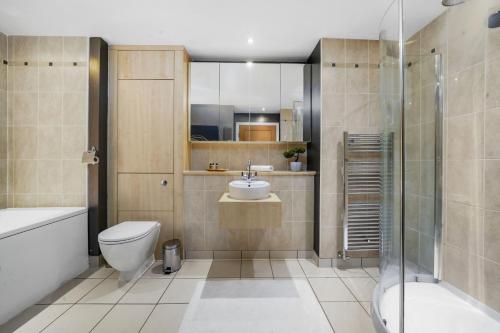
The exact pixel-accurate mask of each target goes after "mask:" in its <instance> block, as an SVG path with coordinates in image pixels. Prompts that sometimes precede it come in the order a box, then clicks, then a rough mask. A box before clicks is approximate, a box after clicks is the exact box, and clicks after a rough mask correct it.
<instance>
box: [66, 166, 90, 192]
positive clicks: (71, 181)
mask: <svg viewBox="0 0 500 333" xmlns="http://www.w3.org/2000/svg"><path fill="white" fill-rule="evenodd" d="M62 162H63V193H68V194H69V193H71V194H77V193H85V192H86V190H85V189H86V185H87V184H86V172H87V166H86V165H84V164H83V163H82V162H81V161H80V160H63V161H62Z"/></svg>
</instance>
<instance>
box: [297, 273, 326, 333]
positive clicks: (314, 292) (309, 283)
mask: <svg viewBox="0 0 500 333" xmlns="http://www.w3.org/2000/svg"><path fill="white" fill-rule="evenodd" d="M299 266H300V264H299ZM300 269H302V272H303V273H304V275H305V274H306V272H304V269H303V268H302V266H300ZM306 281H307V284H308V285H309V288H311V291H312V293H313V295H314V297H315V298H316V301H317V302H318V305H319V307H320V308H321V311H323V315H324V316H325V318H326V320H327V321H328V324H329V325H330V327H331V328H332V331H333V333H335V329H334V328H333V325H332V323H331V322H330V319H329V318H328V315H327V314H326V311H325V309H324V308H323V305H321V302H320V300H319V298H318V295H317V294H316V291H315V290H314V288H313V287H312V285H311V281H309V278H308V277H307V275H306Z"/></svg>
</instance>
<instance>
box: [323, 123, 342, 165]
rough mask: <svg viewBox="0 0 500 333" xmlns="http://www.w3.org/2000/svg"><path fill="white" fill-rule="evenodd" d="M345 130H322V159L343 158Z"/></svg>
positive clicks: (333, 128) (340, 128)
mask: <svg viewBox="0 0 500 333" xmlns="http://www.w3.org/2000/svg"><path fill="white" fill-rule="evenodd" d="M343 140H344V128H342V127H323V128H322V129H321V158H323V159H330V160H336V159H339V158H342V156H341V154H342V150H343Z"/></svg>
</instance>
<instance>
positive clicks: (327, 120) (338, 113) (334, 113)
mask: <svg viewBox="0 0 500 333" xmlns="http://www.w3.org/2000/svg"><path fill="white" fill-rule="evenodd" d="M323 96H324V98H323V100H322V106H321V117H322V118H321V126H322V127H334V126H343V125H344V120H345V114H346V112H347V111H346V110H347V109H346V103H347V97H346V95H345V94H333V93H331V92H330V91H325V93H324V95H323Z"/></svg>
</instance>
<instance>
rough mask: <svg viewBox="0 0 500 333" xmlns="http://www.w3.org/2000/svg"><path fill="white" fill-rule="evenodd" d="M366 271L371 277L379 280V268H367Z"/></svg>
mask: <svg viewBox="0 0 500 333" xmlns="http://www.w3.org/2000/svg"><path fill="white" fill-rule="evenodd" d="M365 271H366V272H367V273H368V275H370V276H371V277H372V278H375V279H378V278H379V277H380V272H379V269H378V267H365Z"/></svg>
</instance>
